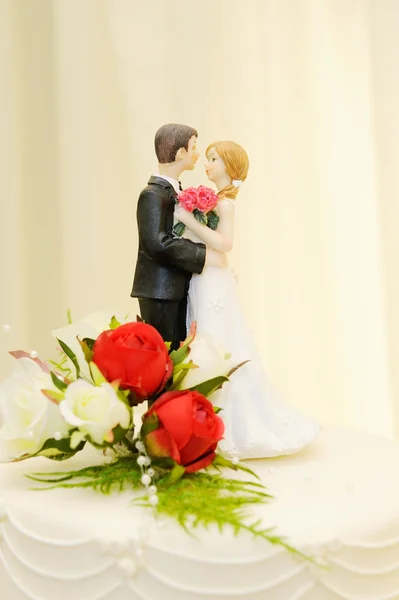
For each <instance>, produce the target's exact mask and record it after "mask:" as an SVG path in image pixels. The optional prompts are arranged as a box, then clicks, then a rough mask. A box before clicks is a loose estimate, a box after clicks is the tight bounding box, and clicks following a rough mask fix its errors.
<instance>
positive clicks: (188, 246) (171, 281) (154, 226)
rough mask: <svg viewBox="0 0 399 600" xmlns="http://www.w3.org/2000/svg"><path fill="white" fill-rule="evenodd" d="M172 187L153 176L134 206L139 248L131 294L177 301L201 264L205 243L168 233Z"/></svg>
mask: <svg viewBox="0 0 399 600" xmlns="http://www.w3.org/2000/svg"><path fill="white" fill-rule="evenodd" d="M176 197H177V195H176V192H175V190H174V188H173V186H172V185H171V184H170V183H169V182H168V181H166V179H162V177H156V176H153V177H151V178H150V180H149V182H148V185H147V187H146V188H144V190H143V191H142V192H141V194H140V197H139V201H138V205H137V225H138V230H139V250H138V257H137V263H136V271H135V275H134V282H133V289H132V292H131V294H130V295H131V296H132V297H134V298H147V299H157V300H174V301H180V300H181V299H182V298H183V296H184V295H185V294H186V293H187V289H188V283H189V281H190V278H191V274H192V273H201V272H202V270H203V268H204V265H205V255H206V247H205V244H196V243H195V242H192V241H191V240H187V239H184V238H176V237H173V235H172V228H173V213H174V207H175V201H176Z"/></svg>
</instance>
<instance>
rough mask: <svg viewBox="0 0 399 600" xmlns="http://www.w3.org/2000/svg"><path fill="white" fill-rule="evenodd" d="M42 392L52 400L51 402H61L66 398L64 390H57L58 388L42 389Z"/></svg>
mask: <svg viewBox="0 0 399 600" xmlns="http://www.w3.org/2000/svg"><path fill="white" fill-rule="evenodd" d="M42 394H44V395H45V396H46V397H47V398H48V399H49V400H51V402H54V404H59V403H60V402H62V401H63V399H64V394H63V392H57V391H56V390H42Z"/></svg>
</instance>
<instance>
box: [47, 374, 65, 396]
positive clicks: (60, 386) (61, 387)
mask: <svg viewBox="0 0 399 600" xmlns="http://www.w3.org/2000/svg"><path fill="white" fill-rule="evenodd" d="M50 376H51V379H52V381H53V383H54V385H55V387H56V388H58V389H59V390H60V391H61V392H64V391H65V390H66V389H67V387H68V385H67V384H66V383H65V381H62V380H61V379H59V378H58V377H57V375H56V374H55V373H53V371H50Z"/></svg>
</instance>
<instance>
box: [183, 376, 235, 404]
mask: <svg viewBox="0 0 399 600" xmlns="http://www.w3.org/2000/svg"><path fill="white" fill-rule="evenodd" d="M228 380H229V378H228V377H225V376H224V375H218V377H214V378H213V379H208V381H203V382H202V383H199V384H198V385H194V386H193V387H191V388H190V390H195V391H197V392H199V393H200V394H202V395H203V396H205V397H206V398H208V397H209V396H210V395H211V394H213V392H216V390H219V389H220V388H221V387H222V385H223V384H224V383H225V382H226V381H228Z"/></svg>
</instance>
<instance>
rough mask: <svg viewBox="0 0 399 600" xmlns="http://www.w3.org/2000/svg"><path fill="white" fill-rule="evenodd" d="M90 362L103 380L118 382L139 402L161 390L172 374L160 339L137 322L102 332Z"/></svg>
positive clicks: (148, 328)
mask: <svg viewBox="0 0 399 600" xmlns="http://www.w3.org/2000/svg"><path fill="white" fill-rule="evenodd" d="M93 362H94V363H95V364H96V365H97V366H98V368H99V369H100V371H101V373H102V374H103V375H104V377H105V379H107V381H110V382H112V381H116V380H118V381H120V384H119V385H120V387H121V388H122V389H126V390H131V391H132V392H134V393H135V394H136V395H137V397H138V398H139V399H140V401H142V400H145V399H146V398H148V397H150V396H152V395H153V394H154V393H156V392H158V391H161V390H162V388H163V387H164V386H165V384H166V382H167V380H168V379H169V378H170V377H171V375H172V372H173V363H172V361H171V359H170V357H169V354H168V350H167V348H166V345H165V342H164V340H163V339H162V336H161V335H160V334H159V333H158V331H157V330H156V329H155V328H154V327H152V326H151V325H147V324H146V323H140V322H137V323H136V322H133V323H126V324H125V325H120V326H119V327H117V328H116V329H111V330H109V331H103V333H101V334H100V335H99V336H98V338H97V340H96V341H95V343H94V348H93Z"/></svg>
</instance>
